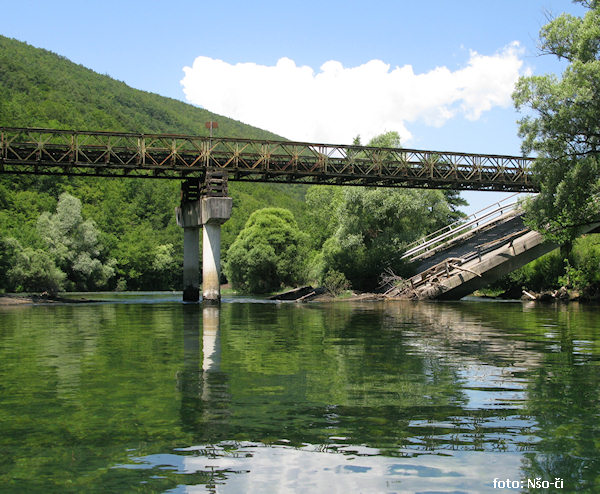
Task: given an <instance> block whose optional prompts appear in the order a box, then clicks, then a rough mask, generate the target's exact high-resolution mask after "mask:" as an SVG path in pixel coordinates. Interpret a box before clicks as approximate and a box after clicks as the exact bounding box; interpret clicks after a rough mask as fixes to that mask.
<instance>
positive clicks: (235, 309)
mask: <svg viewBox="0 0 600 494" xmlns="http://www.w3.org/2000/svg"><path fill="white" fill-rule="evenodd" d="M569 307H571V306H569ZM598 317H599V316H598V312H597V311H594V310H591V309H587V308H585V307H582V306H573V307H572V308H565V307H559V306H556V307H554V306H547V307H542V306H539V305H538V306H535V307H528V306H526V305H522V304H520V303H519V304H490V303H487V304H485V303H464V302H463V303H456V304H452V303H444V304H440V303H438V304H436V303H429V304H415V303H410V304H403V303H363V304H332V305H302V306H297V305H295V304H259V303H223V304H222V305H221V308H220V309H219V308H216V307H210V308H202V307H201V306H198V305H195V304H193V305H192V304H189V305H182V304H179V303H176V302H171V301H166V302H164V303H161V302H160V301H157V300H153V303H152V304H134V303H127V304H102V305H97V306H86V307H65V306H62V307H34V308H32V307H30V308H28V309H27V308H26V309H19V310H11V311H6V312H2V311H0V427H1V430H2V431H3V433H2V435H0V449H2V451H3V453H4V456H3V459H2V461H1V462H0V485H3V486H4V485H8V486H9V488H8V492H23V491H27V492H29V491H31V492H35V491H38V490H39V491H40V492H42V491H43V486H44V485H46V484H49V485H52V486H56V487H57V488H56V489H55V490H56V491H61V490H62V491H68V490H69V489H72V488H77V489H78V490H79V491H89V490H93V489H94V488H98V486H102V487H106V489H104V490H107V491H111V490H114V491H122V492H130V491H136V490H144V489H145V490H148V491H163V492H169V490H171V491H172V492H194V491H197V492H244V491H251V490H252V491H260V492H285V491H286V490H287V491H293V492H302V491H306V492H309V491H317V492H318V491H323V490H327V491H333V492H335V490H336V489H338V490H340V491H341V490H344V491H352V492H354V491H360V490H363V491H365V492H417V491H418V492H428V491H457V492H486V491H489V492H494V489H493V485H492V481H493V478H494V477H503V478H511V479H515V480H519V479H524V478H536V477H540V478H542V479H545V480H551V479H553V478H555V477H562V478H564V479H565V482H564V484H565V491H566V492H569V491H574V490H578V489H579V490H582V491H585V490H586V489H587V490H588V491H589V492H592V489H593V487H592V486H594V484H595V483H597V482H598V479H599V478H600V465H599V464H598V450H599V446H598V443H597V437H599V435H600V425H599V424H598V420H597V419H598V417H600V393H599V387H598V384H599V378H600V372H599V370H600V364H599V362H600V334H599V329H598V328H599V327H600V324H599V322H600V320H599V319H598ZM26 479H34V480H33V481H29V480H26ZM13 486H14V489H13V488H12V487H13ZM332 486H333V487H332ZM336 486H337V487H336ZM11 489H12V490H11ZM50 490H52V489H50ZM100 490H103V489H100Z"/></svg>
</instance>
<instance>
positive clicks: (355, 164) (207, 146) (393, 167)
mask: <svg viewBox="0 0 600 494" xmlns="http://www.w3.org/2000/svg"><path fill="white" fill-rule="evenodd" d="M0 141H1V154H0V173H5V174H6V173H10V174H33V175H79V176H99V177H131V178H163V179H178V180H182V179H186V178H196V177H197V178H203V177H204V175H205V174H206V172H207V171H208V170H220V171H222V172H226V173H227V175H228V179H229V180H234V181H247V182H280V183H305V184H330V185H369V186H379V187H411V188H450V189H460V190H496V191H515V192H535V191H537V187H536V186H535V184H534V183H533V182H532V173H531V167H530V165H531V163H532V161H533V160H532V159H531V158H525V157H517V156H498V155H488V154H470V153H453V152H438V151H422V150H415V149H393V148H374V147H367V146H353V145H351V146H346V145H330V144H314V143H306V142H290V141H268V140H255V139H237V138H224V137H212V138H211V137H198V136H186V135H171V134H132V133H123V132H88V131H70V130H52V129H34V128H11V127H0Z"/></svg>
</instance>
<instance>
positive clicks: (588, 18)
mask: <svg viewBox="0 0 600 494" xmlns="http://www.w3.org/2000/svg"><path fill="white" fill-rule="evenodd" d="M578 1H579V3H581V4H583V5H584V6H585V7H587V8H588V11H587V13H586V14H585V15H584V16H583V17H581V18H580V17H575V16H572V15H568V14H562V15H561V16H559V17H557V18H556V19H554V20H552V21H551V22H549V23H548V24H546V25H545V26H544V27H543V28H542V30H541V31H540V45H541V51H542V53H545V54H550V55H554V56H556V57H558V58H559V59H561V60H564V61H566V62H567V66H566V68H565V70H564V72H563V74H562V76H561V77H556V76H555V75H544V76H528V77H522V78H521V79H520V80H519V82H518V84H517V87H516V90H515V92H514V94H513V99H514V102H515V106H516V107H517V109H519V110H531V112H529V114H527V115H526V116H525V117H524V118H522V119H521V120H520V135H521V137H523V144H522V149H523V152H524V153H530V152H536V153H537V159H536V161H535V163H534V166H533V171H534V174H535V180H536V182H537V183H538V185H539V187H540V190H541V192H540V194H538V195H537V197H536V198H535V199H534V200H532V201H530V202H529V204H528V207H527V222H528V223H529V225H530V226H532V227H533V228H535V229H537V230H539V231H542V232H544V234H545V235H546V237H548V238H550V239H552V240H555V241H558V242H559V243H563V242H565V241H569V240H571V239H572V238H573V236H575V235H576V233H577V230H576V228H568V227H570V226H573V225H580V224H583V223H588V222H589V221H591V220H594V219H596V220H597V218H598V214H599V212H600V199H599V197H598V193H599V192H600V167H599V164H598V152H599V149H600V4H599V3H598V2H597V1H595V0H578Z"/></svg>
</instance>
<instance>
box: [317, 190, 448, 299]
mask: <svg viewBox="0 0 600 494" xmlns="http://www.w3.org/2000/svg"><path fill="white" fill-rule="evenodd" d="M450 214H451V210H450V208H449V205H448V203H447V202H446V200H445V197H444V194H443V193H442V192H441V191H439V190H416V189H382V188H358V187H347V188H345V189H344V190H343V194H342V198H341V202H340V205H339V207H338V208H337V211H336V218H335V220H336V228H335V231H334V233H333V235H332V236H331V237H330V238H329V239H327V241H326V242H325V243H324V244H323V250H322V255H323V266H322V272H323V273H326V272H327V271H329V270H335V271H339V272H341V273H343V274H344V275H345V276H346V278H347V279H348V280H349V281H350V282H351V283H352V287H353V288H356V289H360V290H372V289H374V288H376V287H377V285H378V282H379V276H380V275H381V273H382V272H383V271H384V270H385V269H386V268H390V269H392V270H393V271H394V272H395V273H396V274H398V275H406V274H408V273H409V268H408V266H407V265H406V263H405V262H404V261H403V260H402V259H401V257H402V253H403V252H404V250H405V247H406V245H407V244H408V243H410V242H411V241H413V240H415V239H416V238H418V237H419V236H422V235H424V234H426V233H427V232H430V231H433V230H436V229H438V228H440V227H441V226H443V225H445V224H447V221H448V217H449V215H450Z"/></svg>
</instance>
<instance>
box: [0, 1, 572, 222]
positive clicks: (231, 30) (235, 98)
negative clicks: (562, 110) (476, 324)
mask: <svg viewBox="0 0 600 494" xmlns="http://www.w3.org/2000/svg"><path fill="white" fill-rule="evenodd" d="M0 12H1V16H2V22H1V23H0V26H1V27H0V34H3V35H5V36H9V37H13V38H16V39H18V40H21V41H26V42H27V43H29V44H31V45H33V46H37V47H42V48H46V49H48V50H51V51H53V52H56V53H58V54H60V55H63V56H65V57H67V58H69V59H70V60H72V61H74V62H76V63H80V64H82V65H85V66H86V67H89V68H91V69H93V70H95V71H97V72H99V73H101V74H108V75H110V76H112V77H114V78H115V79H119V80H122V81H124V82H125V83H127V84H128V85H130V86H132V87H135V88H139V89H143V90H147V91H152V92H155V93H158V94H161V95H164V96H169V97H172V98H176V99H180V100H183V101H187V102H191V103H194V104H197V105H200V106H204V107H206V108H208V109H209V110H212V111H216V112H217V113H225V114H227V115H228V116H232V117H234V118H238V119H240V120H242V121H246V122H248V123H253V124H255V125H259V126H261V127H263V128H267V129H268V130H271V131H273V132H276V133H279V134H281V135H283V136H284V137H287V138H290V139H296V140H311V141H322V142H342V143H344V142H350V141H351V139H352V137H354V135H356V134H357V133H359V134H361V136H363V140H367V139H368V138H369V137H371V136H372V135H374V134H376V133H378V132H380V131H384V130H397V131H398V132H400V134H401V135H402V139H403V144H404V145H405V146H406V147H412V148H418V149H433V150H450V151H464V152H481V153H496V154H519V153H520V139H519V138H518V136H517V124H516V120H517V118H518V117H519V116H518V114H517V113H516V112H515V110H514V109H513V107H512V104H511V103H510V97H509V95H510V89H511V84H513V82H514V79H515V77H518V75H522V74H525V73H533V74H544V73H547V72H557V73H560V71H561V70H562V68H563V67H561V65H560V64H559V63H558V62H557V61H556V60H555V59H553V58H551V57H547V56H539V53H538V50H537V43H538V32H539V29H540V27H541V26H543V25H544V24H545V23H546V22H547V19H548V15H558V14H560V13H562V12H570V13H573V14H575V15H581V14H582V13H583V12H584V9H583V8H581V6H579V5H578V4H573V3H571V2H570V1H566V0H487V1H484V0H477V1H475V0H454V1H449V0H447V1H442V0H430V1H427V2H416V1H377V0H371V1H370V2H357V1H329V2H328V1H321V2H315V1H312V0H304V1H302V2H296V1H287V2H274V1H263V2H248V1H226V0H222V1H216V0H215V1H210V2H207V1H181V0H172V1H171V2H153V1H151V0H146V1H144V2H141V1H137V0H133V1H127V0H122V1H120V2H117V1H113V0H104V1H101V2H100V1H85V2H83V1H81V0H80V1H60V0H57V1H53V2H45V1H30V0H20V1H19V2H14V1H6V0H1V1H0ZM198 57H200V58H198ZM282 59H283V60H282ZM331 61H335V62H334V63H329V64H327V62H331ZM195 62H196V63H195ZM324 64H326V65H324ZM186 67H187V69H186V70H185V71H184V68H186ZM182 81H183V84H182ZM274 81H276V82H275V83H274ZM287 102H291V103H290V104H289V105H288V104H287ZM140 130H143V129H140ZM466 197H467V199H468V200H469V201H470V202H472V206H471V208H469V211H471V210H473V209H477V208H479V207H481V206H483V205H484V203H486V202H491V201H493V200H497V198H498V197H501V196H498V195H496V194H490V193H478V194H473V193H468V194H467V195H466Z"/></svg>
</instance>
